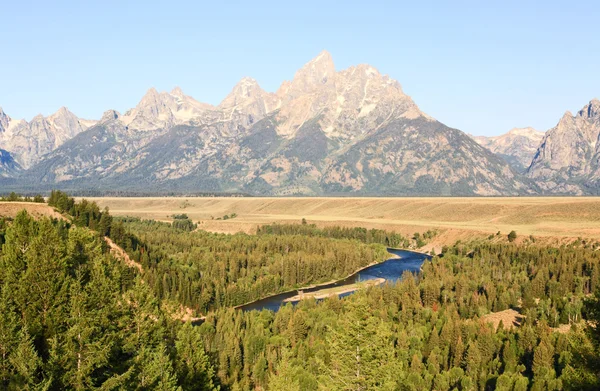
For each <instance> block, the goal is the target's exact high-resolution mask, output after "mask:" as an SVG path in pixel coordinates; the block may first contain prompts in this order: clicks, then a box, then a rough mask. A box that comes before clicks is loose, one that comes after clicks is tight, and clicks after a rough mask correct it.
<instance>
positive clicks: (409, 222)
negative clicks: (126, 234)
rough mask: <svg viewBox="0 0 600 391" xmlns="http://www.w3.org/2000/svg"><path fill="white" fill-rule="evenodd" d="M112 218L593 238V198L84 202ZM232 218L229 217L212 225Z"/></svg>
mask: <svg viewBox="0 0 600 391" xmlns="http://www.w3.org/2000/svg"><path fill="white" fill-rule="evenodd" d="M92 200H94V201H96V202H97V203H98V204H99V205H100V206H102V207H104V206H108V207H109V208H110V210H111V213H112V214H114V215H117V216H137V217H142V218H148V219H156V220H165V221H170V220H171V217H170V216H172V215H173V214H180V213H186V214H187V215H188V216H189V217H190V218H191V219H193V220H194V221H196V222H198V223H199V224H200V228H202V229H205V230H209V231H214V232H227V233H233V232H239V231H243V232H248V233H251V232H253V231H254V230H255V229H256V226H257V225H261V224H267V223H272V222H299V221H300V220H301V219H302V218H306V219H307V220H308V222H309V223H315V224H317V225H319V226H325V225H344V226H362V227H366V228H381V229H388V230H395V231H398V232H401V233H404V234H412V233H414V232H416V231H419V232H423V231H426V230H427V229H431V228H435V229H438V230H439V232H440V234H439V235H438V237H437V238H436V243H434V245H437V244H448V243H453V242H454V241H456V240H458V239H463V240H464V239H468V238H472V237H477V236H481V237H483V236H488V235H490V234H494V233H496V232H498V231H500V232H501V233H502V234H503V235H505V234H507V233H508V232H510V231H511V230H515V231H517V234H518V235H519V237H520V238H523V237H525V236H529V235H533V236H535V237H536V238H538V239H542V240H545V241H548V242H558V243H560V242H564V241H569V240H572V239H573V238H577V237H582V238H588V239H594V240H600V198H597V197H498V198H496V197H494V198H467V197H454V198H452V197H439V198H438V197H421V198H416V197H415V198H407V197H399V198H391V197H390V198H386V197H381V198H358V197H296V198H291V197H290V198H274V197H260V198H259V197H248V198H231V197H214V198H193V197H188V198H183V197H144V198H118V197H102V198H92ZM232 213H235V214H236V215H237V216H236V217H235V218H233V219H227V220H222V219H221V220H218V219H219V218H222V217H223V216H225V215H228V216H229V215H231V214H232Z"/></svg>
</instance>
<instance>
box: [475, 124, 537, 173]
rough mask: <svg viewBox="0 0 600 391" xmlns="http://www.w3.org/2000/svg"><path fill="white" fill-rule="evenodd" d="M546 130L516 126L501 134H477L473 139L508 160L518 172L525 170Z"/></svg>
mask: <svg viewBox="0 0 600 391" xmlns="http://www.w3.org/2000/svg"><path fill="white" fill-rule="evenodd" d="M543 138H544V132H540V131H538V130H535V129H533V128H514V129H512V130H510V131H509V132H508V133H505V134H503V135H501V136H495V137H485V136H475V137H473V139H474V140H475V141H477V143H479V144H480V145H481V146H483V147H485V148H487V149H489V150H490V151H492V152H493V153H495V154H496V155H498V156H500V157H501V158H503V159H504V160H506V161H507V162H508V163H509V164H510V165H511V166H512V167H513V168H514V169H515V171H517V172H520V173H522V172H525V171H526V170H527V168H529V165H530V164H531V161H532V159H533V157H534V156H535V153H536V152H537V149H538V147H539V146H540V143H541V141H542V139H543Z"/></svg>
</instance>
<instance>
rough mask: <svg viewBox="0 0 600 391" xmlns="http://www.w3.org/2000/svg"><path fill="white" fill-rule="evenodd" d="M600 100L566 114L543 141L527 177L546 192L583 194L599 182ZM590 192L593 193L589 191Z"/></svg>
mask: <svg viewBox="0 0 600 391" xmlns="http://www.w3.org/2000/svg"><path fill="white" fill-rule="evenodd" d="M599 137H600V101H599V100H597V99H594V100H592V101H590V102H589V103H588V104H587V105H586V106H584V107H583V109H581V110H580V111H579V112H578V113H577V114H576V115H573V114H571V113H570V112H566V113H565V114H564V115H563V117H562V118H561V119H560V121H559V122H558V124H557V125H556V127H554V128H552V129H550V130H549V131H548V132H547V133H546V136H545V137H544V138H543V140H542V142H541V145H540V147H539V148H538V150H537V152H536V154H535V157H534V158H533V161H532V163H531V166H530V167H529V169H528V170H527V173H526V175H527V176H528V177H529V178H532V179H534V180H536V182H538V184H539V186H540V187H541V188H542V189H543V190H544V191H546V192H555V193H566V194H583V193H586V192H589V188H590V187H591V188H596V187H597V184H598V181H599V179H600V172H599V166H598V161H599V159H600V143H599V142H598V139H599ZM592 192H593V191H592Z"/></svg>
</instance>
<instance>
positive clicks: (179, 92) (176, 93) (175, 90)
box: [170, 86, 185, 98]
mask: <svg viewBox="0 0 600 391" xmlns="http://www.w3.org/2000/svg"><path fill="white" fill-rule="evenodd" d="M170 94H171V95H173V96H176V97H179V98H183V97H184V96H185V95H184V94H183V91H182V90H181V88H180V87H179V86H176V87H175V88H173V89H172V90H171V92H170Z"/></svg>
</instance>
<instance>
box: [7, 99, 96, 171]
mask: <svg viewBox="0 0 600 391" xmlns="http://www.w3.org/2000/svg"><path fill="white" fill-rule="evenodd" d="M94 123H95V121H87V120H82V119H79V118H77V116H76V115H75V114H73V113H71V112H70V111H69V110H68V109H67V108H66V107H62V108H60V109H59V110H58V111H57V112H56V113H54V114H52V115H50V116H48V117H43V116H42V115H38V116H36V117H34V118H33V119H32V120H31V121H30V122H27V121H25V120H13V119H12V118H10V117H9V116H8V115H6V114H5V113H4V111H2V109H1V108H0V148H3V149H5V150H7V151H10V153H11V155H12V157H13V158H14V160H15V161H17V162H18V163H19V164H20V165H21V166H22V167H24V168H29V167H31V166H32V165H34V164H35V163H37V162H38V161H39V160H40V159H41V157H42V156H43V155H45V154H47V153H49V152H51V151H53V150H55V149H56V148H58V147H59V146H61V145H62V144H63V143H64V142H65V141H67V140H69V139H71V138H73V137H74V136H75V135H77V134H79V133H81V132H83V131H84V130H85V129H87V128H88V127H90V126H91V125H93V124H94Z"/></svg>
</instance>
